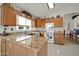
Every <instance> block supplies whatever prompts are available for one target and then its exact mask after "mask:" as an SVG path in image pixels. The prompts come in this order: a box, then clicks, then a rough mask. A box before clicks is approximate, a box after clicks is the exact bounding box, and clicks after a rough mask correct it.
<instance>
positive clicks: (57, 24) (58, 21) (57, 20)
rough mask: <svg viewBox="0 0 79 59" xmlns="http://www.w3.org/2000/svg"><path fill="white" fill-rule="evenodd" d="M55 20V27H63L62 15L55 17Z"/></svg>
mask: <svg viewBox="0 0 79 59" xmlns="http://www.w3.org/2000/svg"><path fill="white" fill-rule="evenodd" d="M53 22H54V26H55V27H63V18H62V17H60V18H55V19H54V20H53Z"/></svg>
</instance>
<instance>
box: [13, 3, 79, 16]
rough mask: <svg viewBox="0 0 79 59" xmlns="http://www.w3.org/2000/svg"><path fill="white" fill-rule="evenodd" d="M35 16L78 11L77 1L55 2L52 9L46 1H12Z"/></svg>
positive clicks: (14, 4)
mask: <svg viewBox="0 0 79 59" xmlns="http://www.w3.org/2000/svg"><path fill="white" fill-rule="evenodd" d="M12 5H13V6H16V7H18V8H20V9H22V10H25V11H27V12H29V13H30V14H32V15H33V16H36V17H44V16H49V17H52V16H56V15H62V16H63V15H66V14H74V13H77V14H78V13H79V3H55V7H54V8H53V9H51V10H50V9H49V8H48V6H47V3H12Z"/></svg>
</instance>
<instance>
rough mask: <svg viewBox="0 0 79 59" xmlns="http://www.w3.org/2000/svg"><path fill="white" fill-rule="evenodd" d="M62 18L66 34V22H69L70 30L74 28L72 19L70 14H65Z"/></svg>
mask: <svg viewBox="0 0 79 59" xmlns="http://www.w3.org/2000/svg"><path fill="white" fill-rule="evenodd" d="M63 19H64V29H65V34H67V33H68V32H69V31H68V23H70V30H71V31H73V30H74V21H73V20H72V16H71V15H65V16H64V18H63Z"/></svg>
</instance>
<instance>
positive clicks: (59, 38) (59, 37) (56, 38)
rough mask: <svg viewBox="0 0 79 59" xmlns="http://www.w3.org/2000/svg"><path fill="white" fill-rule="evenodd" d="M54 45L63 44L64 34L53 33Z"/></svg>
mask: <svg viewBox="0 0 79 59" xmlns="http://www.w3.org/2000/svg"><path fill="white" fill-rule="evenodd" d="M54 43H56V44H64V33H54Z"/></svg>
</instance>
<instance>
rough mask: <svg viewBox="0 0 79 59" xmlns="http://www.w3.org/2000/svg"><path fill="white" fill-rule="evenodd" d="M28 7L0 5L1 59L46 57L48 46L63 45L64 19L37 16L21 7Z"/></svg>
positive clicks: (14, 4) (58, 16) (15, 4)
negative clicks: (7, 58)
mask: <svg viewBox="0 0 79 59" xmlns="http://www.w3.org/2000/svg"><path fill="white" fill-rule="evenodd" d="M29 5H30V4H29ZM29 5H28V4H18V3H12V4H10V3H3V4H2V5H1V20H0V22H1V23H0V24H1V25H0V35H1V40H0V42H1V55H2V56H47V55H48V43H50V44H57V45H62V46H64V44H65V40H64V39H65V37H66V36H65V34H66V33H67V32H66V33H65V32H64V31H65V28H64V24H65V23H64V21H65V20H64V17H63V16H60V15H57V16H56V17H47V16H45V17H42V16H41V17H36V16H33V15H31V14H30V13H28V12H26V10H28V9H27V8H25V9H22V8H20V7H23V6H29ZM40 5H41V4H40Z"/></svg>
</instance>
